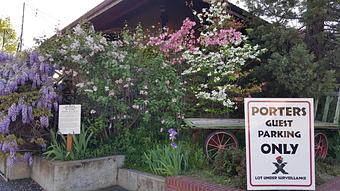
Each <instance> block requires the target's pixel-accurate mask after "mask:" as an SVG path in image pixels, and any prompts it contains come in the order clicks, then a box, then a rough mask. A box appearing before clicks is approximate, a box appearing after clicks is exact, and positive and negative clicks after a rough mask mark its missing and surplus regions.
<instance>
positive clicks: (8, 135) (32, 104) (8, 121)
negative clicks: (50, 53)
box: [0, 52, 58, 166]
mask: <svg viewBox="0 0 340 191" xmlns="http://www.w3.org/2000/svg"><path fill="white" fill-rule="evenodd" d="M39 57H41V56H39V54H38V53H37V52H32V53H31V54H30V55H29V56H28V58H27V59H26V60H22V59H21V58H20V59H16V57H14V56H12V55H9V54H5V53H2V52H0V96H3V97H6V96H7V97H9V98H11V96H12V95H13V94H14V93H15V94H17V95H19V96H21V97H20V98H19V100H18V101H14V102H13V101H11V100H12V99H9V100H10V101H8V103H7V105H8V107H7V108H5V109H3V110H1V111H0V134H2V135H3V136H4V137H5V139H4V140H2V141H1V142H0V152H2V153H3V154H5V155H6V156H8V157H7V161H8V164H9V166H12V165H13V164H14V162H15V161H16V160H17V156H16V152H17V150H18V144H17V140H16V139H17V138H16V132H15V130H14V131H13V132H12V129H11V127H12V126H11V125H12V123H13V122H15V123H19V121H18V120H19V119H20V120H21V122H22V123H21V124H20V125H24V126H25V124H30V123H32V122H34V123H36V122H40V125H41V127H45V128H47V127H48V126H49V118H48V116H49V115H50V114H51V113H50V112H52V109H54V110H56V111H58V95H57V93H56V91H55V88H54V84H53V81H54V79H53V74H54V72H55V69H56V68H57V66H53V65H52V64H50V63H49V62H47V61H46V59H40V58H39ZM26 92H27V93H28V94H26ZM14 100H16V99H14ZM37 111H39V112H37ZM34 113H38V115H37V116H35V115H34ZM40 113H41V114H40ZM18 126H19V125H18ZM10 129H11V131H10ZM25 141H27V140H25ZM41 146H42V148H43V149H46V144H44V145H41ZM31 156H32V155H31V154H30V153H25V155H24V158H25V160H26V161H27V162H28V163H32V157H31Z"/></svg>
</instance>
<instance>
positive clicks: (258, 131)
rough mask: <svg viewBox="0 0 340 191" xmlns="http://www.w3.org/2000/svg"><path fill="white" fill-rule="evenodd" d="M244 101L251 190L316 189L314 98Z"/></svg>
mask: <svg viewBox="0 0 340 191" xmlns="http://www.w3.org/2000/svg"><path fill="white" fill-rule="evenodd" d="M244 104H245V132H246V133H245V135H246V151H247V188H248V190H315V168H314V118H313V99H310V98H246V99H245V101H244Z"/></svg>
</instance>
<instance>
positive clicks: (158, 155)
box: [144, 145, 189, 176]
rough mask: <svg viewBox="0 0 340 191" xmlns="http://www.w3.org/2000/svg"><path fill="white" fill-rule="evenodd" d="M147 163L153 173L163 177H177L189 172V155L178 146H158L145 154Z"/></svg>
mask: <svg viewBox="0 0 340 191" xmlns="http://www.w3.org/2000/svg"><path fill="white" fill-rule="evenodd" d="M144 157H145V162H146V164H147V165H148V166H149V169H150V170H151V172H153V173H155V174H157V175H163V176H176V175H180V174H183V173H184V172H185V171H187V170H188V161H189V153H188V152H186V151H185V150H184V149H182V148H181V147H180V146H178V147H177V148H176V149H174V148H172V147H171V146H169V145H165V146H163V147H159V146H157V147H156V148H155V149H151V150H149V151H147V152H145V153H144Z"/></svg>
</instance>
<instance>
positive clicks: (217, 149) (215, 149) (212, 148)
mask: <svg viewBox="0 0 340 191" xmlns="http://www.w3.org/2000/svg"><path fill="white" fill-rule="evenodd" d="M213 150H217V151H218V148H212V149H208V152H210V151H213Z"/></svg>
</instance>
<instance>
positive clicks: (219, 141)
mask: <svg viewBox="0 0 340 191" xmlns="http://www.w3.org/2000/svg"><path fill="white" fill-rule="evenodd" d="M216 136H217V140H218V145H221V140H220V135H219V134H217V135H216Z"/></svg>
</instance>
